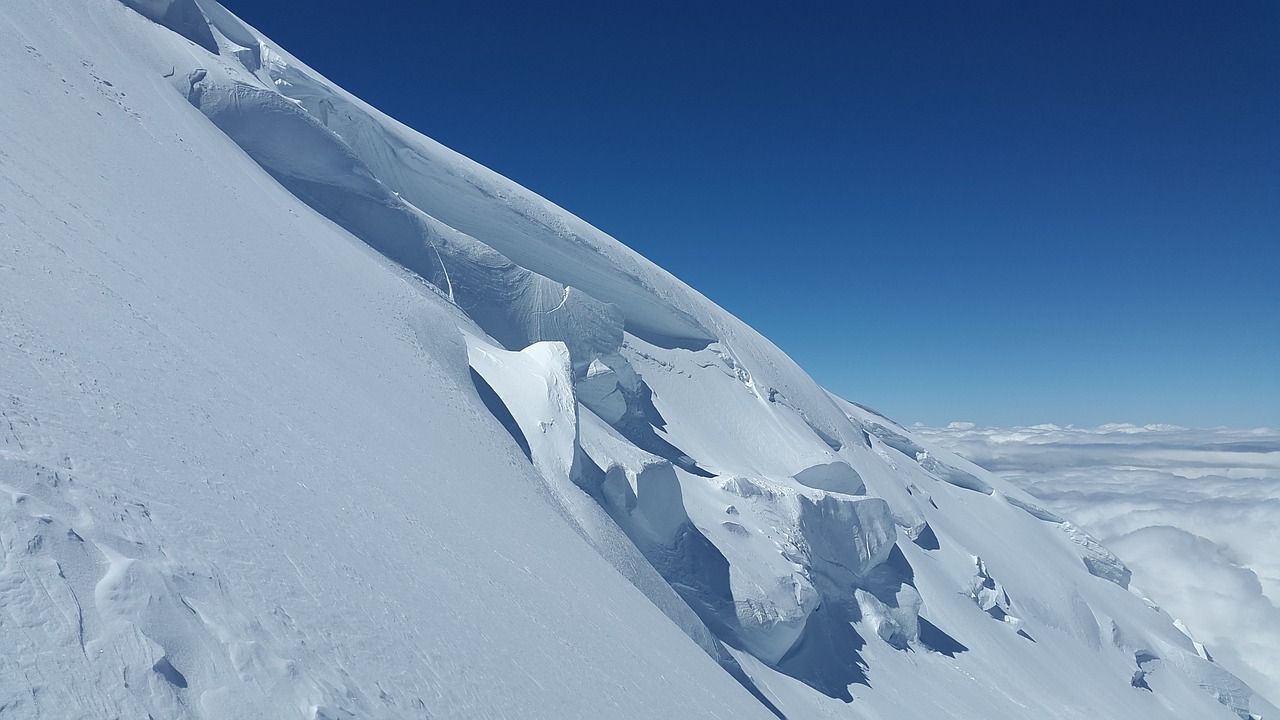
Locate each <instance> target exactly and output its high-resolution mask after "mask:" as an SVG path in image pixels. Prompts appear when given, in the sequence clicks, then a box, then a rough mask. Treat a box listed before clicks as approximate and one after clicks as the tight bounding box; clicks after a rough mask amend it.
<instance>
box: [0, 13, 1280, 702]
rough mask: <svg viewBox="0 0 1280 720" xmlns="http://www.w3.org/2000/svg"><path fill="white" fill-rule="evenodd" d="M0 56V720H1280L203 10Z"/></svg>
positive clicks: (118, 18) (938, 478) (605, 256)
mask: <svg viewBox="0 0 1280 720" xmlns="http://www.w3.org/2000/svg"><path fill="white" fill-rule="evenodd" d="M0 17H3V20H4V21H3V23H0V60H2V63H3V64H2V67H3V68H4V70H3V75H2V76H3V85H0V99H2V100H3V102H0V137H2V138H4V140H3V142H0V238H3V244H0V338H2V340H0V508H2V510H0V512H3V517H2V518H0V552H3V564H0V642H2V643H3V645H4V647H5V652H4V653H3V654H2V655H0V715H2V716H3V717H6V718H8V717H16V718H43V717H50V718H61V717H129V718H133V717H138V718H142V717H174V718H178V717H192V718H227V717H236V718H257V717H262V718H288V717H300V718H356V717H360V718H363V717H379V718H408V717H436V718H441V717H459V718H517V717H518V718H538V717H547V718H553V717H554V718H570V717H581V718H588V717H590V718H595V717H611V718H627V717H636V718H640V717H646V718H647V717H658V716H663V715H668V716H674V717H689V718H704V717H705V718H730V717H733V718H751V717H756V718H770V717H789V718H812V717H828V718H872V719H874V718H885V719H888V718H903V717H931V718H935V717H936V718H1022V717H1044V718H1063V719H1071V718H1076V719H1078V718H1091V719H1092V718H1099V717H1102V718H1126V720H1132V719H1145V718H1153V719H1154V718H1187V717H1195V718H1224V719H1229V718H1242V719H1243V720H1250V719H1251V718H1262V717H1266V718H1272V717H1277V716H1280V713H1277V711H1276V708H1275V707H1274V706H1273V705H1271V704H1270V703H1268V702H1267V700H1266V699H1264V698H1263V697H1261V696H1260V695H1259V694H1257V693H1256V692H1254V691H1253V690H1252V689H1251V688H1250V687H1249V686H1248V685H1247V684H1246V683H1244V682H1242V681H1241V680H1239V679H1238V678H1236V677H1234V676H1233V675H1231V674H1230V673H1228V672H1227V671H1225V670H1223V669H1222V668H1221V667H1220V666H1218V665H1217V664H1215V663H1214V662H1212V660H1211V659H1210V655H1209V653H1208V652H1207V651H1206V650H1205V648H1204V646H1203V645H1200V644H1198V643H1196V642H1195V641H1194V640H1193V639H1192V638H1191V637H1190V636H1189V635H1188V634H1187V633H1186V632H1184V631H1183V630H1182V629H1180V628H1179V627H1178V626H1177V625H1176V624H1175V623H1174V621H1173V619H1172V618H1171V617H1170V616H1169V615H1168V614H1167V613H1166V612H1164V611H1163V610H1162V609H1160V607H1159V605H1158V603H1157V602H1155V601H1154V600H1152V599H1149V598H1145V597H1143V596H1142V595H1141V593H1140V592H1138V591H1137V590H1136V588H1132V587H1129V583H1128V580H1129V572H1128V569H1127V568H1125V567H1124V565H1123V563H1121V562H1120V561H1119V560H1118V559H1117V558H1116V557H1115V556H1114V555H1113V554H1111V553H1110V552H1109V551H1108V550H1107V549H1106V548H1105V547H1103V545H1101V544H1100V543H1098V542H1097V541H1096V540H1094V539H1093V538H1091V537H1089V536H1088V535H1087V534H1085V533H1084V532H1083V531H1082V530H1080V529H1079V528H1078V527H1076V526H1075V525H1073V524H1072V523H1070V522H1068V521H1067V520H1066V519H1064V518H1061V517H1059V516H1057V515H1055V514H1054V513H1052V512H1049V511H1048V510H1045V509H1043V508H1040V507H1038V506H1037V505H1036V503H1035V501H1034V499H1033V498H1032V497H1031V496H1030V495H1027V494H1026V493H1024V492H1023V491H1021V490H1019V489H1017V488H1016V487H1014V486H1013V485H1011V484H1010V483H1008V482H1007V481H1005V480H1003V479H1001V478H999V477H997V476H994V475H992V474H991V473H988V472H986V471H984V470H982V469H981V468H979V467H978V466H976V465H973V464H972V463H969V462H967V461H965V460H963V459H961V458H960V457H958V456H957V455H955V454H953V453H951V452H949V451H947V450H945V449H943V448H940V447H938V446H937V445H936V444H934V443H932V442H931V441H930V440H929V439H928V438H924V437H920V436H918V434H916V433H913V432H912V431H911V430H909V429H907V428H903V427H901V426H899V425H897V424H895V423H894V422H892V421H891V420H889V419H887V418H885V417H883V416H881V415H880V414H878V413H876V412H875V411H873V410H870V409H868V408H865V407H862V406H859V405H857V404H855V403H852V402H848V401H846V400H844V399H841V398H838V397H835V396H833V395H831V394H829V393H827V392H826V391H825V390H824V389H823V388H821V387H820V386H818V385H817V384H816V383H815V382H814V381H813V380H812V379H811V378H809V377H808V375H806V374H805V373H804V371H803V370H802V369H801V368H799V367H798V366H797V365H796V364H795V363H794V362H792V361H791V360H790V359H789V358H788V357H787V356H786V355H785V354H784V353H783V352H782V351H780V350H779V349H778V348H776V347H775V346H774V345H772V344H771V343H769V342H768V341H767V340H766V339H765V338H763V337H761V336H760V335H759V334H758V333H756V332H755V331H754V330H752V329H751V328H750V327H748V326H746V325H745V324H744V323H742V322H741V321H739V320H738V319H737V318H735V317H733V316H732V315H730V314H729V313H727V312H725V311H724V310H723V309H721V308H719V307H717V306H716V305H714V304H713V303H711V302H710V301H708V300H707V299H706V298H704V297H703V296H701V295H699V294H698V293H697V292H696V291H694V290H693V289H691V288H689V287H688V286H686V285H684V284H683V283H681V282H680V281H679V280H677V279H676V278H674V277H672V276H671V275H670V274H669V273H667V272H665V271H663V270H662V269H661V268H659V267H657V266H655V265H653V264H652V263H650V262H649V261H647V260H645V259H644V258H643V257H641V256H639V255H638V254H636V253H634V252H632V251H631V250H629V249H628V248H627V247H626V246H624V245H622V244H621V243H619V242H618V241H617V240H615V239H614V238H612V237H610V236H608V235H606V234H605V233H603V232H601V231H600V230H598V229H596V228H594V227H592V226H590V225H589V224H587V223H585V222H584V221H582V220H581V219H579V218H577V217H575V216H573V215H572V214H570V213H569V212H567V211H565V210H563V209H561V208H559V207H557V206H556V205H554V204H553V203H551V202H549V201H547V200H545V199H543V198H541V197H539V196H537V195H536V194H534V193H532V192H530V191H529V190H526V189H524V188H522V187H520V186H519V185H517V184H515V183H513V182H511V181H510V180H507V179H506V178H503V177H501V176H500V175H498V174H496V173H494V172H492V171H490V170H488V169H486V168H484V167H482V166H480V165H478V164H476V163H474V162H472V161H470V160H468V159H467V158H465V157H462V156H461V155H458V154H457V153H454V152H452V151H450V150H448V149H447V148H445V147H443V146H441V145H440V144H438V143H436V142H434V141H432V140H430V139H429V138H427V137H424V136H423V135H421V134H419V133H417V132H415V131H414V130H412V129H410V128H408V127H406V126H404V125H402V124H400V123H398V122H396V121H395V120H393V119H391V118H389V117H387V116H385V115H383V114H382V113H380V112H379V111H377V110H376V109H374V108H372V107H370V106H368V105H367V104H365V103H363V102H362V101H360V100H359V99H358V98H356V97H354V96H352V95H350V94H349V93H347V92H345V91H344V90H342V89H341V88H339V87H336V86H335V85H333V84H332V83H330V82H329V81H328V80H326V79H325V78H324V77H323V76H321V75H320V74H318V73H316V72H315V71H314V70H312V69H311V68H309V67H308V66H307V65H306V64H304V63H303V62H301V61H299V60H298V59H296V58H294V57H292V56H291V55H289V53H288V52H287V51H285V50H284V49H282V48H280V47H278V46H276V45H275V44H274V43H272V42H271V41H270V40H269V39H267V38H265V37H263V36H262V35H261V34H260V33H258V32H257V31H256V30H254V29H253V28H252V27H251V26H250V25H248V24H246V23H245V22H244V21H242V20H241V19H239V18H237V17H236V16H235V15H233V14H232V13H230V12H229V11H227V10H226V9H225V8H223V7H222V6H220V5H218V4H217V3H216V2H215V1H214V0H31V1H30V2H24V3H7V4H5V5H3V6H0ZM442 111H448V109H443V110H442ZM869 341H870V340H869Z"/></svg>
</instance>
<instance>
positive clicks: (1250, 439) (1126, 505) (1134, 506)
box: [913, 423, 1280, 700]
mask: <svg viewBox="0 0 1280 720" xmlns="http://www.w3.org/2000/svg"><path fill="white" fill-rule="evenodd" d="M913 430H914V431H915V432H917V433H919V434H921V435H922V436H925V437H928V438H930V439H932V440H933V441H934V442H936V443H938V444H939V445H942V446H944V447H946V448H949V449H951V450H953V451H955V452H956V453H958V454H960V455H962V456H964V457H967V458H969V459H970V460H972V461H974V462H976V463H978V464H979V465H982V466H983V467H985V468H987V469H989V470H991V471H993V472H995V473H996V474H999V475H1001V476H1003V477H1005V478H1007V479H1008V480H1010V481H1012V482H1014V483H1015V484H1017V485H1019V486H1021V487H1023V488H1025V489H1026V490H1027V491H1028V492H1030V493H1032V494H1033V495H1035V496H1036V497H1038V498H1040V499H1041V500H1042V501H1043V502H1044V503H1045V505H1047V506H1048V507H1049V508H1051V509H1052V510H1054V511H1055V512H1057V513H1059V514H1061V515H1064V516H1066V517H1068V518H1070V519H1071V520H1072V521H1074V522H1076V523H1077V524H1079V525H1081V526H1082V527H1084V528H1085V529H1086V530H1087V531H1088V532H1090V533H1091V534H1093V535H1095V536H1096V537H1098V538H1099V539H1101V540H1102V541H1103V543H1104V544H1106V545H1107V547H1108V548H1110V549H1111V550H1112V551H1113V552H1115V553H1116V554H1117V555H1119V556H1120V558H1121V559H1123V560H1124V561H1125V563H1126V564H1127V565H1128V566H1129V567H1130V569H1131V570H1133V584H1134V585H1135V586H1137V587H1139V588H1141V589H1142V590H1143V591H1144V592H1145V593H1146V594H1148V595H1149V596H1151V597H1152V598H1154V599H1155V600H1157V601H1158V602H1160V603H1161V605H1163V606H1164V608H1165V609H1166V610H1168V611H1169V612H1170V614H1172V615H1173V616H1174V617H1177V618H1180V619H1181V620H1182V621H1183V622H1185V623H1186V625H1187V626H1188V627H1189V628H1190V630H1191V632H1192V634H1193V635H1195V637H1196V639H1197V640H1199V641H1200V642H1202V643H1204V644H1205V645H1207V646H1208V647H1209V651H1210V652H1211V653H1213V655H1214V658H1215V659H1216V660H1217V661H1218V662H1220V663H1221V664H1222V665H1223V666H1224V667H1226V668H1227V669H1229V670H1231V671H1232V672H1234V673H1235V674H1237V675H1238V676H1240V677H1241V678H1242V679H1244V680H1245V681H1246V682H1248V683H1249V684H1250V685H1252V686H1253V687H1254V689H1256V690H1258V691H1259V692H1261V693H1262V694H1263V695H1265V696H1267V697H1268V698H1270V699H1273V700H1274V699H1276V698H1280V431H1276V430H1269V429H1256V430H1229V429H1213V430H1193V429H1188V428H1181V427H1173V426H1166V425H1148V426H1135V425H1103V426H1101V427H1097V428H1076V427H1059V426H1056V425H1036V426H1033V427H1020V428H1009V429H998V428H983V427H976V426H974V425H973V424H972V423H952V424H951V425H949V426H948V427H946V428H940V429H935V428H924V427H916V428H913Z"/></svg>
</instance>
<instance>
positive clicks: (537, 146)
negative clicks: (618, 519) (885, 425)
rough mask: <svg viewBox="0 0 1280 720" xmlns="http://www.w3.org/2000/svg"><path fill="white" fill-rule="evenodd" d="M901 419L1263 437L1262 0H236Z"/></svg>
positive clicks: (1274, 279) (1268, 366)
mask: <svg viewBox="0 0 1280 720" xmlns="http://www.w3.org/2000/svg"><path fill="white" fill-rule="evenodd" d="M224 4H225V5H226V6H227V7H229V8H230V9H231V10H233V11H234V12H236V13H237V14H239V15H240V16H241V17H242V18H244V19H245V20H246V21H247V22H249V23H250V24H252V25H254V26H255V27H257V28H258V29H259V30H261V31H262V32H264V33H265V34H267V35H268V36H269V37H271V38H272V39H273V40H275V41H276V42H279V43H280V44H281V45H283V46H284V47H285V48H287V49H288V50H289V51H290V52H292V53H294V54H295V55H297V56H299V57H300V58H302V59H303V60H305V61H306V62H307V63H308V64H310V65H311V66H312V67H314V68H316V69H317V70H319V71H320V72H322V73H324V74H325V75H327V76H328V77H329V78H330V79H331V80H333V81H335V82H337V83H338V84H340V85H342V86H343V87H345V88H346V89H347V90H349V91H352V92H354V93H355V94H357V95H359V96H361V97H362V98H364V99H365V100H367V101H369V102H370V103H372V104H373V105H375V106H377V107H379V108H380V109H382V110H384V111H386V112H387V113H389V114H391V115H392V116H394V117H396V118H398V119H399V120H401V121H403V122H405V123H407V124H408V125H410V126H412V127H414V128H416V129H418V130H420V131H422V132H424V133H426V134H427V135H430V136H432V137H434V138H435V139H437V140H439V141H441V142H443V143H444V144H446V145H448V146H450V147H452V148H454V149H455V150H458V151H459V152H462V153H463V154H465V155H468V156H470V157H471V158H473V159H475V160H477V161H479V162H481V163H483V164H485V165H487V166H489V167H491V168H493V169H494V170H497V171H498V172H501V173H502V174H504V175H507V176H508V177H510V178H512V179H513V180H516V181H517V182H519V183H521V184H523V185H525V186H526V187H529V188H531V189H532V190H534V191H536V192H538V193H540V194H542V195H544V196H546V197H548V198H550V199H551V200H553V201H555V202H556V203H558V204H560V205H562V206H563V207H565V208H567V209H569V210H570V211H572V212H574V213H576V214H577V215H579V216H581V217H583V218H585V219H586V220H588V221H590V222H591V223H593V224H595V225H597V226H598V227H600V228H601V229H603V230H605V231H606V232H608V233H610V234H612V235H614V236H615V237H617V238H618V239H620V240H622V241H623V242H625V243H626V244H628V245H630V246H631V247H632V248H634V249H636V250H637V251H639V252H640V253H642V254H644V255H645V256H647V257H649V258H650V259H652V260H654V261H655V262H657V263H658V264H659V265H662V266H663V267H665V268H667V269H668V270H670V271H671V272H673V273H675V274H676V275H677V276H678V277H680V278H681V279H683V280H685V281H686V282H688V283H689V284H690V285H692V286H693V287H695V288H697V289H698V290H700V291H702V292H703V293H704V294H706V295H707V296H708V297H710V298H711V299H713V300H715V301H716V302H718V303H719V304H720V305H722V306H724V307H725V308H727V309H728V310H730V311H731V312H733V313H734V314H736V315H738V316H739V317H741V318H743V319H744V320H746V321H747V322H748V323H750V324H752V325H754V326H755V327H756V328H757V329H759V330H760V331H761V332H763V333H764V334H765V335H766V336H768V337H769V338H770V339H772V340H773V341H774V342H776V343H777V344H778V345H780V346H781V347H782V348H783V349H784V350H786V351H787V352H788V353H789V354H790V355H791V356H792V357H793V358H795V359H796V360H797V361H798V362H799V363H800V364H801V365H802V366H804V367H805V368H806V369H807V370H808V371H809V372H810V373H811V374H812V375H813V376H814V377H815V378H817V379H818V381H819V382H821V383H823V384H824V385H826V386H827V387H828V388H829V389H831V390H832V391H834V392H836V393H838V394H841V395H843V396H845V397H848V398H850V399H853V400H857V401H859V402H862V403H864V404H867V405H870V406H872V407H875V408H877V409H879V410H881V411H882V412H885V413H886V414H888V415H889V416H891V417H893V418H894V419H896V420H898V421H899V422H905V423H911V422H915V421H921V422H925V423H929V424H941V423H946V422H948V421H951V420H970V421H975V422H979V423H989V424H1031V423H1039V422H1055V423H1059V424H1067V423H1076V424H1097V423H1103V422H1137V423H1148V422H1168V423H1176V424H1184V425H1192V426H1211V425H1232V426H1256V425H1270V426H1273V427H1274V426H1280V4H1277V3H1276V2H1273V1H1272V0H1231V1H1229V2H1212V1H1211V0H1201V1H1199V2H1186V1H1184V0H1162V1H1161V2H1139V1H1133V2H1115V0H1071V1H1059V0H1037V1H1036V2H1026V1H1025V0H992V1H986V0H978V1H974V0H969V1H963V2H962V1H959V0H957V1H955V2H924V1H920V2H913V1H911V0H906V1H904V2H888V1H884V2H841V3H836V2H832V3H825V2H824V3H804V2H798V3H782V2H777V1H776V0H775V1H772V2H753V1H737V2H681V3H674V2H672V3H666V2H647V3H641V2H599V1H596V2H562V1H560V0H546V1H544V2H538V3H531V2H492V1H488V0H451V1H449V2H408V1H405V0H400V1H398V2H389V1H387V0H364V1H363V2H360V3H356V2H351V1H350V0H343V1H341V2H337V1H333V0H305V1H303V0H273V1H272V2H259V1H258V0H253V1H250V0H224Z"/></svg>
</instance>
